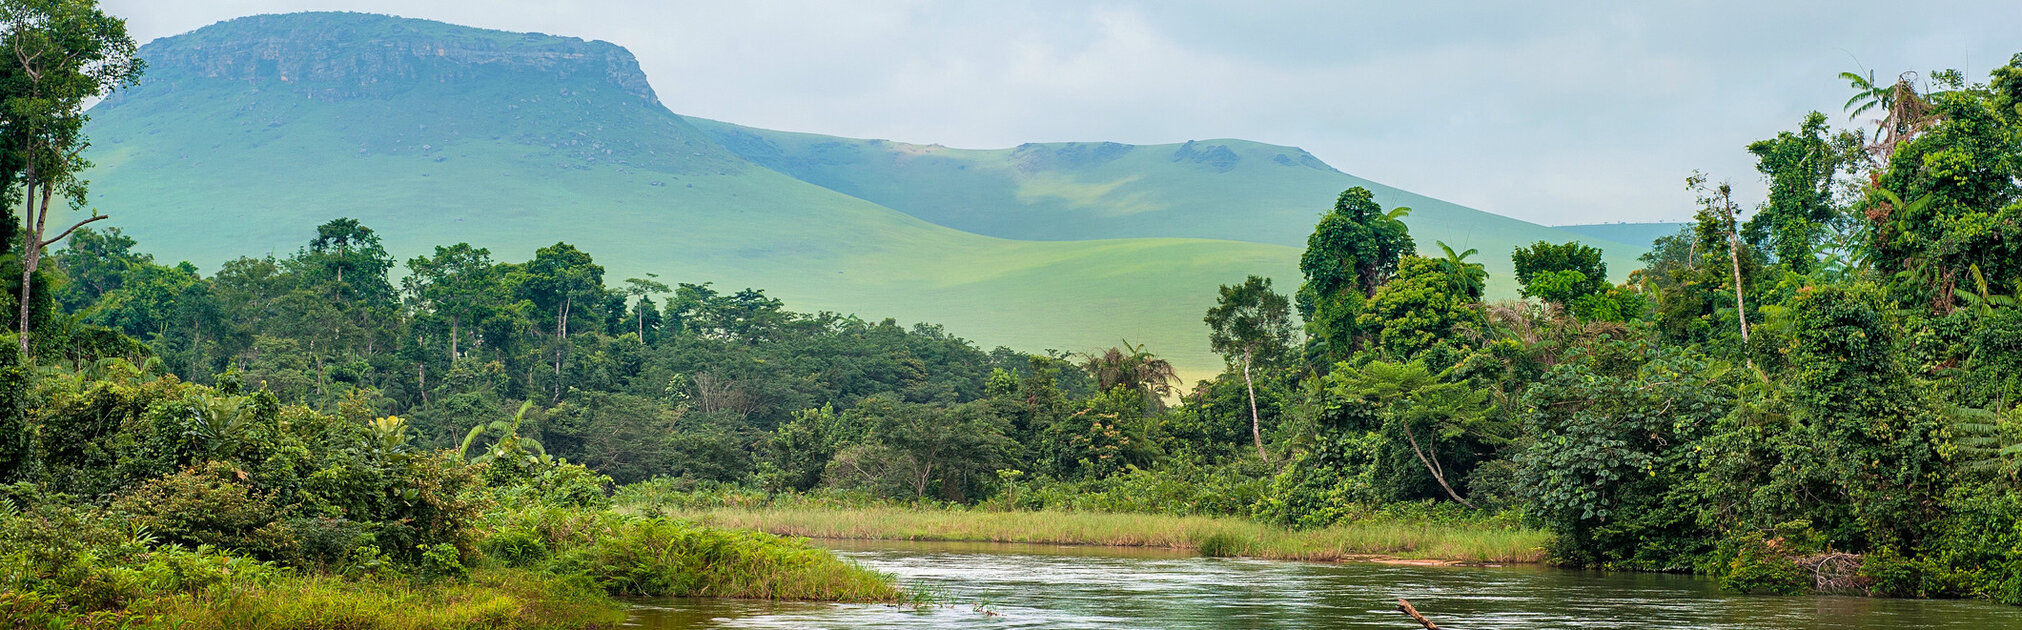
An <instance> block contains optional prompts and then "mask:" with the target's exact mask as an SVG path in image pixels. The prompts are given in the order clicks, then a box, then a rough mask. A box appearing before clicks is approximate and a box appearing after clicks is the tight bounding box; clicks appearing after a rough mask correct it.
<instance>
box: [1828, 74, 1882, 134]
mask: <svg viewBox="0 0 2022 630" xmlns="http://www.w3.org/2000/svg"><path fill="white" fill-rule="evenodd" d="M1839 78H1841V79H1846V82H1847V87H1850V88H1853V91H1854V94H1853V96H1852V97H1850V98H1848V99H1847V100H1846V105H1844V106H1842V107H1841V108H1840V109H1842V110H1846V112H1847V118H1848V119H1853V118H1856V117H1859V116H1860V115H1861V114H1865V113H1868V112H1870V111H1874V110H1881V111H1884V112H1886V111H1889V110H1890V109H1891V108H1893V107H1895V96H1896V90H1895V86H1893V85H1887V86H1881V85H1875V71H1873V70H1869V71H1868V75H1867V76H1861V75H1859V74H1855V73H1852V72H1841V73H1839ZM1876 122H1880V121H1876ZM1875 133H1876V134H1877V135H1879V134H1880V133H1881V129H1876V130H1875Z"/></svg>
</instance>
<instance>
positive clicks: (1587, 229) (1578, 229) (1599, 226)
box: [1558, 222, 1691, 249]
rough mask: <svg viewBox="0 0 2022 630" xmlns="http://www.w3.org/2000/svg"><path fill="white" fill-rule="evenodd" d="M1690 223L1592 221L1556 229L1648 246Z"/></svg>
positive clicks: (1675, 232)
mask: <svg viewBox="0 0 2022 630" xmlns="http://www.w3.org/2000/svg"><path fill="white" fill-rule="evenodd" d="M1689 225H1691V224H1690V223H1683V222H1678V223H1670V222H1667V223H1592V224H1587V225H1561V226H1558V229H1561V230H1565V231H1567V232H1572V233H1574V234H1579V235H1582V236H1586V237H1589V238H1596V239H1601V240H1606V241H1614V242H1617V243H1630V244H1640V245H1642V246H1643V247H1644V248H1646V249H1647V248H1648V247H1649V246H1650V243H1651V242H1653V241H1656V240H1657V239H1658V238H1659V237H1664V236H1670V235H1672V234H1677V233H1678V230H1682V229H1685V227H1686V226H1689Z"/></svg>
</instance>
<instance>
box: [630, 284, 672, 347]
mask: <svg viewBox="0 0 2022 630" xmlns="http://www.w3.org/2000/svg"><path fill="white" fill-rule="evenodd" d="M659 277H660V274H656V273H649V274H646V277H644V278H626V279H625V294H626V295H629V296H632V297H633V298H635V299H637V300H638V301H639V302H638V304H637V305H636V306H634V307H633V308H634V309H635V310H634V312H633V316H635V317H637V318H638V319H639V342H640V343H645V342H646V314H647V312H648V311H649V310H650V309H652V308H653V296H655V295H659V294H662V293H669V292H672V291H673V289H669V288H667V285H666V284H663V283H661V282H659V281H658V280H656V278H659Z"/></svg>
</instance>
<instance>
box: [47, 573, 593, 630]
mask: <svg viewBox="0 0 2022 630" xmlns="http://www.w3.org/2000/svg"><path fill="white" fill-rule="evenodd" d="M133 612H135V613H138V616H139V617H140V618H141V619H156V620H163V623H164V624H166V625H167V627H173V628H177V629H179V630H322V629H331V628H342V629H345V630H438V629H445V630H446V629H462V628H495V629H499V630H588V629H594V628H615V627H617V626H618V625H619V624H621V623H623V622H624V620H625V611H624V609H623V607H621V606H619V605H617V604H616V603H615V602H613V601H612V600H611V599H610V598H608V597H606V596H605V595H604V594H603V593H602V592H600V591H598V590H597V589H595V588H594V587H591V586H589V585H587V584H583V583H581V581H580V580H566V579H562V578H557V577H555V576H550V575H541V574H537V573H533V572H528V571H520V570H513V569H497V570H479V571H476V572H474V573H473V574H472V575H471V580H470V581H469V582H467V583H436V584H431V585H428V586H425V587H416V586H415V585H413V584H410V583H407V582H405V581H371V580H368V581H346V580H344V579H342V578H337V577H328V576H312V577H291V578H285V579H282V580H279V581H277V582H274V583H272V584H268V585H265V586H258V587H250V588H237V589H231V590H229V591H223V592H219V593H215V594H197V595H183V596H176V597H168V598H162V599H156V600H149V601H144V602H139V603H137V604H136V605H135V607H134V609H133ZM56 627H61V626H56ZM82 627H95V625H94V624H91V623H89V622H87V623H84V624H82Z"/></svg>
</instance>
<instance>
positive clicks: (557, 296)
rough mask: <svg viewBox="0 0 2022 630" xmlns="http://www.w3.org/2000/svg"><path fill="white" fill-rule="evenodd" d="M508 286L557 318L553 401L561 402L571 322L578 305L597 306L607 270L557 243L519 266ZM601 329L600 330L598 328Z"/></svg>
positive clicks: (554, 339)
mask: <svg viewBox="0 0 2022 630" xmlns="http://www.w3.org/2000/svg"><path fill="white" fill-rule="evenodd" d="M509 275H510V277H509V278H508V280H509V284H511V285H512V286H514V287H515V290H516V292H517V293H518V295H519V297H521V298H523V299H526V300H529V301H531V302H533V304H534V307H535V308H537V309H541V310H542V311H543V312H545V313H553V314H554V322H553V323H554V331H555V332H554V338H553V343H554V350H555V383H554V386H555V388H554V400H561V398H562V363H563V361H565V360H566V359H567V357H568V341H569V318H570V317H571V316H572V315H574V314H575V312H576V304H578V303H583V304H589V305H595V304H598V303H599V302H601V298H602V296H603V294H604V293H603V292H604V268H603V267H602V266H599V265H597V264H596V263H595V262H592V261H591V259H590V255H589V254H588V253H586V252H584V251H583V250H580V249H576V246H574V245H570V244H568V243H555V244H554V245H550V246H547V247H543V248H540V249H539V250H536V251H535V252H534V259H533V260H530V261H527V262H526V264H523V265H518V266H517V268H516V269H514V270H513V271H512V273H511V274H509ZM599 327H600V328H601V326H599Z"/></svg>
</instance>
